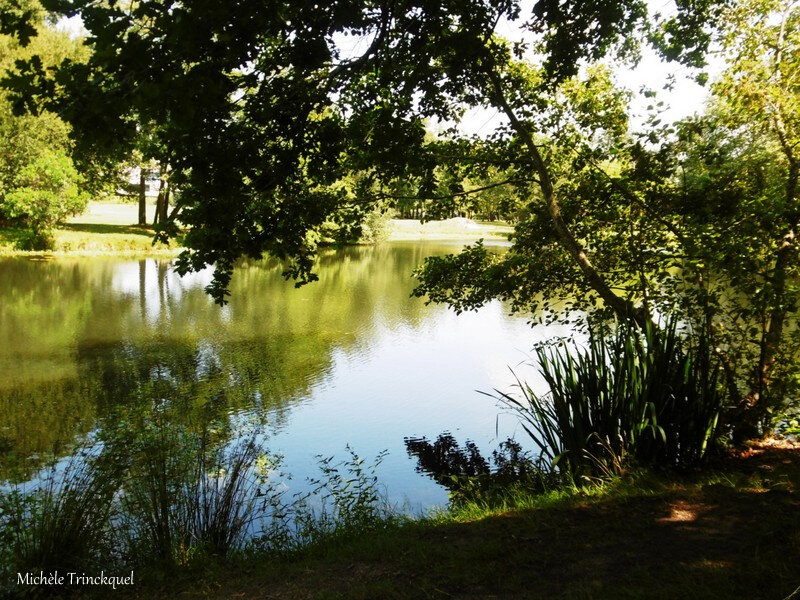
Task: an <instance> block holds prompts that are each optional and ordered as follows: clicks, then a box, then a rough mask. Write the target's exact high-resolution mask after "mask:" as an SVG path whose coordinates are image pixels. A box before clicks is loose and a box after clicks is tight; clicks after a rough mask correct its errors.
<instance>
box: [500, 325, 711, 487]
mask: <svg viewBox="0 0 800 600" xmlns="http://www.w3.org/2000/svg"><path fill="white" fill-rule="evenodd" d="M537 354H538V367H539V372H540V373H541V374H542V376H543V378H544V380H545V382H546V383H547V385H548V387H549V392H548V393H547V394H545V395H543V396H539V395H537V394H535V393H534V392H533V390H532V389H531V388H530V386H529V385H527V384H526V383H524V382H522V381H520V380H519V379H517V384H518V387H519V389H520V391H521V397H517V396H515V395H513V394H508V393H503V392H498V393H499V398H500V400H501V401H502V402H503V403H505V404H506V405H507V406H509V407H510V408H512V409H513V410H514V411H515V412H517V413H518V414H519V416H520V417H521V422H522V426H523V427H524V428H525V430H526V431H527V433H528V434H529V435H530V437H531V439H532V440H533V441H534V442H535V443H536V444H537V445H538V447H539V449H540V450H541V454H542V457H543V458H545V459H546V460H548V461H550V462H551V464H552V465H553V466H554V467H557V468H558V469H559V470H560V471H561V472H563V473H565V474H568V475H569V476H571V477H572V478H577V479H580V478H586V477H602V476H607V475H609V474H611V473H614V472H619V471H621V470H622V469H623V468H624V465H625V464H626V463H627V462H628V461H630V460H634V461H635V462H637V463H639V464H651V465H664V466H667V465H668V466H687V465H691V464H695V463H697V462H698V461H700V460H702V459H703V458H704V457H705V456H706V454H707V452H708V450H709V448H710V447H711V446H712V445H713V444H714V442H715V441H716V440H717V438H718V435H719V427H718V424H719V416H720V413H721V411H722V409H723V404H724V394H723V391H722V389H721V386H720V385H719V383H720V382H719V373H720V368H719V364H718V361H717V360H716V358H715V355H714V353H713V349H712V347H711V344H710V341H709V339H708V336H707V334H706V333H704V332H701V333H699V334H698V335H696V336H695V337H694V338H691V337H689V336H686V335H684V336H682V335H681V334H680V332H679V331H678V328H677V322H676V321H675V320H674V319H673V320H671V321H669V322H668V323H666V324H665V325H664V326H663V327H661V328H656V327H654V326H649V327H647V328H646V329H645V331H643V332H642V331H641V330H640V329H638V328H636V327H634V326H632V325H629V324H625V323H620V324H618V325H617V327H616V329H615V331H614V333H613V334H611V335H610V336H603V335H601V334H600V332H599V331H598V330H597V329H594V328H590V336H589V341H588V344H587V345H586V347H585V348H581V347H579V346H570V345H568V344H566V343H562V344H561V345H560V346H559V347H556V348H540V349H538V351H537Z"/></svg>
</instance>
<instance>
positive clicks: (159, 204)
mask: <svg viewBox="0 0 800 600" xmlns="http://www.w3.org/2000/svg"><path fill="white" fill-rule="evenodd" d="M158 178H159V184H158V196H157V198H156V210H155V213H154V214H153V227H155V226H156V225H157V224H158V223H162V224H163V223H164V222H165V221H166V220H167V206H168V193H169V192H168V190H169V187H168V186H169V184H168V182H167V166H166V164H165V163H161V165H160V167H159V171H158Z"/></svg>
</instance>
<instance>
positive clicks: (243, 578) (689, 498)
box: [138, 446, 800, 599]
mask: <svg viewBox="0 0 800 600" xmlns="http://www.w3.org/2000/svg"><path fill="white" fill-rule="evenodd" d="M799 486H800V448H798V447H796V446H795V447H783V448H774V447H770V446H760V447H756V448H755V449H754V450H753V451H752V452H751V453H750V454H745V455H743V456H740V457H737V458H735V459H728V460H726V461H725V462H723V463H719V464H717V465H716V466H715V468H714V469H712V470H709V471H705V472H702V473H690V474H685V475H684V476H682V477H677V478H676V476H674V475H673V476H671V477H669V478H665V477H663V476H659V475H654V474H652V473H645V472H642V473H638V474H633V475H629V476H627V477H625V478H618V479H615V480H613V481H612V482H610V483H608V484H605V485H604V486H602V487H594V488H583V489H573V490H567V491H562V492H552V493H549V494H545V495H540V496H528V497H525V496H518V497H517V498H515V499H507V501H506V504H505V506H501V507H497V506H495V507H487V506H479V505H471V506H465V507H462V508H460V509H458V510H457V511H455V512H448V513H443V514H440V515H438V516H434V517H430V518H426V519H422V520H419V521H409V522H405V523H402V522H399V523H398V522H394V523H389V524H387V526H386V528H385V529H382V530H376V531H372V532H370V533H368V534H366V535H362V536H358V535H350V536H349V537H348V536H340V537H338V538H335V539H329V540H327V541H321V542H319V543H317V544H314V545H312V546H309V547H308V548H306V549H304V550H302V551H298V552H296V553H294V554H292V555H291V556H288V557H286V558H285V559H283V560H275V559H268V558H265V557H264V556H259V555H254V556H252V557H249V558H244V559H240V560H239V561H238V562H235V563H230V562H228V563H217V564H206V565H204V566H203V568H202V569H199V570H197V571H195V572H192V573H191V574H188V573H187V574H184V577H181V578H178V579H176V580H174V581H172V582H170V583H169V584H162V585H158V586H153V585H149V586H145V587H142V588H140V589H139V590H138V593H139V596H140V597H152V596H160V597H172V596H173V595H176V594H178V593H180V595H181V596H182V597H213V598H226V597H237V598H257V597H258V598H320V599H322V598H352V599H360V598H403V599H405V598H568V599H578V598H609V599H611V598H614V599H616V598H657V599H658V598H663V599H672V598H773V599H781V598H785V597H787V596H788V595H789V594H791V593H792V592H793V591H794V590H795V589H796V588H797V586H798V585H800V570H798V568H797V565H798V564H800V497H799V496H798V489H800V487H799Z"/></svg>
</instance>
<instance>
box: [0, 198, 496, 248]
mask: <svg viewBox="0 0 800 600" xmlns="http://www.w3.org/2000/svg"><path fill="white" fill-rule="evenodd" d="M154 210H155V207H154V206H153V205H148V207H147V218H148V222H152V218H153V211H154ZM137 211H138V207H137V205H136V204H134V203H114V202H90V203H89V206H88V207H87V209H86V211H85V212H84V213H83V214H81V215H79V216H76V217H72V218H70V219H68V220H67V222H66V223H64V224H63V225H61V226H59V227H58V228H57V229H56V230H55V249H54V250H52V251H47V252H26V251H22V250H19V249H18V248H17V246H16V242H17V240H18V239H19V237H20V236H21V235H22V233H23V232H22V231H21V230H16V229H0V256H8V255H18V256H35V255H55V256H58V255H77V256H80V255H105V254H108V255H131V254H135V255H143V254H146V255H159V256H165V255H166V256H169V255H174V254H177V253H178V252H180V250H181V248H180V246H179V243H173V245H171V246H166V245H163V244H156V245H154V244H153V235H154V233H155V232H154V230H153V229H152V228H151V227H140V226H138V225H136V221H137ZM511 230H512V228H511V227H510V226H508V225H506V224H505V223H486V222H475V221H472V220H469V219H448V220H445V221H432V222H428V223H420V222H419V221H416V220H412V219H392V220H391V221H390V223H389V232H388V238H387V241H448V240H452V241H464V242H465V243H467V242H472V241H475V240H478V239H480V238H484V239H486V240H495V241H501V240H506V239H507V236H508V234H509V233H511Z"/></svg>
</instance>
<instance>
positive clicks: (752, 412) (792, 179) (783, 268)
mask: <svg viewBox="0 0 800 600" xmlns="http://www.w3.org/2000/svg"><path fill="white" fill-rule="evenodd" d="M787 157H788V158H789V165H790V166H789V176H788V178H787V181H786V200H787V203H786V205H787V206H789V207H794V203H795V196H796V195H797V187H798V177H799V176H800V163H798V161H797V160H796V159H795V158H794V155H793V154H792V153H791V152H787ZM785 217H786V219H787V221H788V222H789V223H790V225H789V227H788V230H787V231H786V232H785V233H784V235H783V236H782V238H781V241H780V245H779V247H778V251H777V252H776V256H775V267H774V269H773V271H772V281H771V284H772V307H771V309H770V311H769V325H768V326H767V330H766V332H765V333H764V335H763V336H762V338H761V352H760V355H759V360H758V365H757V366H756V369H755V373H754V376H753V383H752V387H751V390H750V393H749V394H748V395H747V396H746V397H745V398H744V399H743V401H742V403H741V405H740V406H739V410H738V411H737V412H738V415H737V416H736V423H735V424H734V441H735V442H737V443H738V442H743V441H746V440H747V439H751V438H754V437H757V436H758V435H760V434H761V431H760V428H761V426H762V423H763V421H764V420H765V419H766V417H767V415H768V412H767V409H768V408H769V407H768V406H767V402H768V399H767V397H766V396H767V392H768V391H769V387H770V383H771V382H772V371H773V369H774V367H775V363H776V361H777V359H778V353H779V351H780V346H781V342H782V341H783V329H784V324H785V321H786V309H787V307H786V306H785V304H786V284H787V279H788V271H789V269H790V267H791V265H792V264H793V262H794V260H795V257H796V255H797V221H798V215H797V214H796V211H794V210H792V211H791V212H789V213H788V214H786V215H785Z"/></svg>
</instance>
